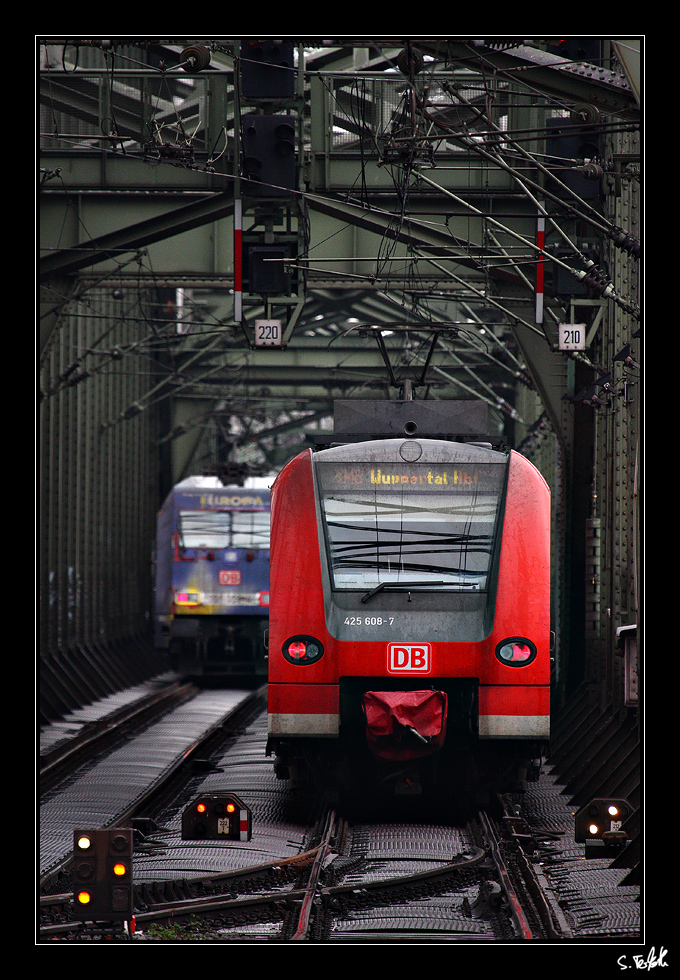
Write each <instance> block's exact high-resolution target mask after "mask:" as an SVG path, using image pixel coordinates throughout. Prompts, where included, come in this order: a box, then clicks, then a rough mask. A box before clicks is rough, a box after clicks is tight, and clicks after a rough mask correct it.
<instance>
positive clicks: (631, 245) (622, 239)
mask: <svg viewBox="0 0 680 980" xmlns="http://www.w3.org/2000/svg"><path fill="white" fill-rule="evenodd" d="M612 241H613V242H614V244H615V245H616V247H617V248H620V249H622V250H623V251H624V252H628V254H629V255H632V256H633V257H634V258H636V259H639V258H640V240H639V239H638V238H636V237H635V235H631V234H630V233H626V232H625V231H623V230H622V229H621V228H617V230H616V232H615V233H614V234H613V235H612Z"/></svg>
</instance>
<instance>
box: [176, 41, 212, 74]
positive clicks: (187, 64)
mask: <svg viewBox="0 0 680 980" xmlns="http://www.w3.org/2000/svg"><path fill="white" fill-rule="evenodd" d="M181 59H182V60H181V67H182V68H183V69H184V71H187V72H191V73H192V74H193V73H195V72H198V71H203V69H204V68H207V67H208V65H209V64H210V51H209V50H208V49H207V48H205V47H203V45H202V44H192V45H190V46H189V47H188V48H185V49H184V50H183V51H182V55H181Z"/></svg>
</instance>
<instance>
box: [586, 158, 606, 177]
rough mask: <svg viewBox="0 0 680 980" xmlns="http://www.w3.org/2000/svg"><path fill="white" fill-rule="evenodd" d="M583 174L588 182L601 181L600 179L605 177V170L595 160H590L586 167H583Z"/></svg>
mask: <svg viewBox="0 0 680 980" xmlns="http://www.w3.org/2000/svg"><path fill="white" fill-rule="evenodd" d="M581 173H582V174H583V176H584V177H585V179H586V180H599V179H600V177H602V176H604V170H603V169H602V167H601V166H600V164H599V163H595V162H594V161H593V160H589V161H588V163H586V165H585V166H584V167H581Z"/></svg>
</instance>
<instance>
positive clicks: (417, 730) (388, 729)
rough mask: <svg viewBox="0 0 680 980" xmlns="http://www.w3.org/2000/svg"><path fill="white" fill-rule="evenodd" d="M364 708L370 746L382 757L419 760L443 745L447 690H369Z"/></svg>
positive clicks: (365, 695) (397, 759)
mask: <svg viewBox="0 0 680 980" xmlns="http://www.w3.org/2000/svg"><path fill="white" fill-rule="evenodd" d="M362 707H363V710H364V715H365V717H366V739H367V741H368V745H369V747H370V749H371V751H372V752H373V753H374V754H375V755H377V756H379V757H380V758H381V759H392V760H395V761H401V760H404V759H417V758H420V757H421V756H424V755H431V754H432V753H434V752H438V751H439V749H440V748H441V747H442V745H443V744H444V739H445V737H446V714H447V708H448V700H447V696H446V694H445V692H444V691H367V692H366V693H365V694H364V698H363V703H362Z"/></svg>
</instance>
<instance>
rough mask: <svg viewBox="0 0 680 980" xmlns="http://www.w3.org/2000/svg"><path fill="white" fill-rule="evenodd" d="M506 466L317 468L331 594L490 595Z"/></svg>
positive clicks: (328, 464)
mask: <svg viewBox="0 0 680 980" xmlns="http://www.w3.org/2000/svg"><path fill="white" fill-rule="evenodd" d="M505 473H506V467H505V465H504V464H497V463H493V464H475V465H470V464H466V465H456V464H455V463H441V464H427V463H411V464H407V465H404V466H401V465H399V466H395V465H388V464H385V465H376V464H366V463H361V464H359V465H351V466H348V465H346V464H343V463H335V462H321V461H318V463H317V476H318V485H319V492H320V499H321V512H322V515H323V520H324V524H325V534H326V542H327V550H328V555H329V564H330V569H331V575H332V580H333V586H334V588H335V589H342V590H353V589H354V590H356V589H364V588H367V589H369V590H375V591H376V592H377V591H379V590H383V589H393V588H398V587H406V588H409V589H411V588H424V589H435V590H439V589H446V590H448V591H455V592H484V591H486V590H487V589H488V587H489V579H490V573H491V565H492V559H493V555H494V552H495V543H496V534H497V529H498V523H499V513H500V510H501V502H502V498H503V490H504V486H505Z"/></svg>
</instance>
